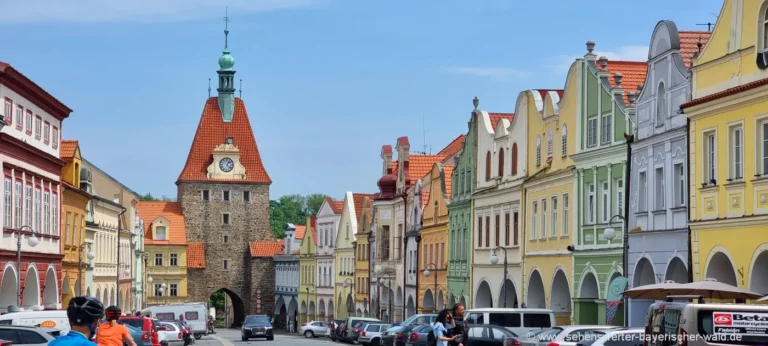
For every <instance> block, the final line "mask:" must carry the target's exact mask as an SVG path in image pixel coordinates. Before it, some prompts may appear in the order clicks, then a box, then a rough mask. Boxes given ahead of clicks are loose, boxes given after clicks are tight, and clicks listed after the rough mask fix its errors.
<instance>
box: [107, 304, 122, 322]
mask: <svg viewBox="0 0 768 346" xmlns="http://www.w3.org/2000/svg"><path fill="white" fill-rule="evenodd" d="M106 315H107V321H112V320H119V319H120V316H122V315H123V311H122V310H120V307H119V306H116V305H112V306H110V307H108V308H107V312H106Z"/></svg>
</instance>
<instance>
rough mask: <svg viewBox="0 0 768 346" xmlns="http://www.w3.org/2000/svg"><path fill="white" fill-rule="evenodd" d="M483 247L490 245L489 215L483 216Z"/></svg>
mask: <svg viewBox="0 0 768 346" xmlns="http://www.w3.org/2000/svg"><path fill="white" fill-rule="evenodd" d="M485 247H491V216H490V215H488V216H486V217H485Z"/></svg>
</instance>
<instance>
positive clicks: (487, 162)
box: [485, 150, 491, 181]
mask: <svg viewBox="0 0 768 346" xmlns="http://www.w3.org/2000/svg"><path fill="white" fill-rule="evenodd" d="M485 181H491V151H490V150H489V151H488V152H487V153H486V154H485Z"/></svg>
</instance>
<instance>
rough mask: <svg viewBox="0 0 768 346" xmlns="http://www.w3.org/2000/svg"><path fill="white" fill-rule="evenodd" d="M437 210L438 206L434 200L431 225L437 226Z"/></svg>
mask: <svg viewBox="0 0 768 346" xmlns="http://www.w3.org/2000/svg"><path fill="white" fill-rule="evenodd" d="M439 210H440V209H439V205H438V204H437V200H435V214H434V215H432V221H433V222H432V223H433V224H435V225H437V214H438V211H439Z"/></svg>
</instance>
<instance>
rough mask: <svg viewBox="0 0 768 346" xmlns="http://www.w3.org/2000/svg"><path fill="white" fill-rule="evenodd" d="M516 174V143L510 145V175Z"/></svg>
mask: <svg viewBox="0 0 768 346" xmlns="http://www.w3.org/2000/svg"><path fill="white" fill-rule="evenodd" d="M515 174H517V143H512V175H515Z"/></svg>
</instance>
